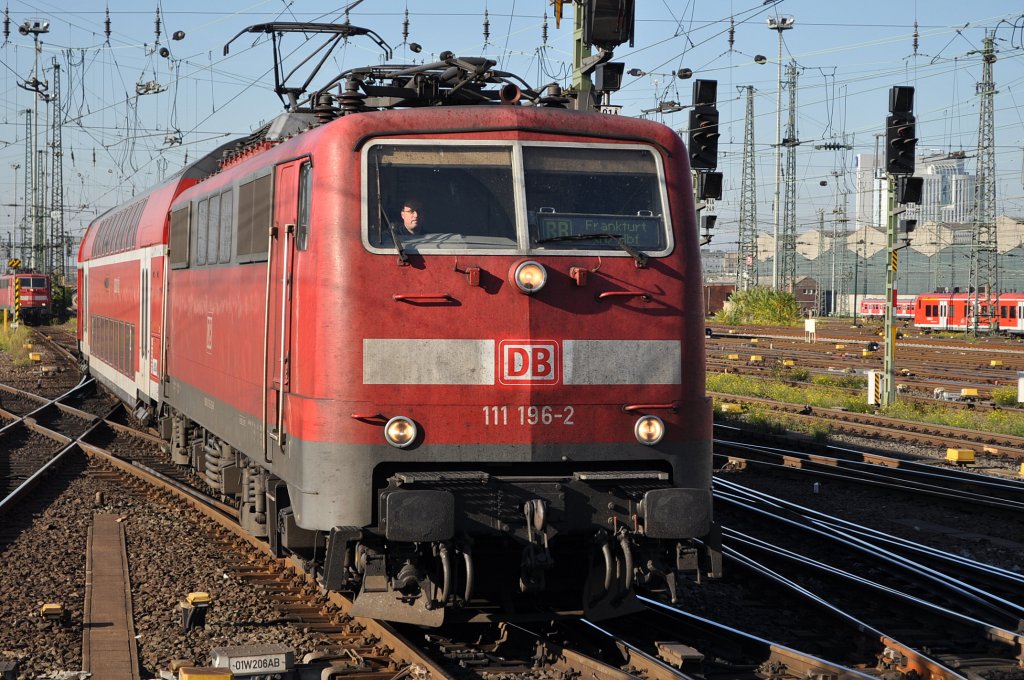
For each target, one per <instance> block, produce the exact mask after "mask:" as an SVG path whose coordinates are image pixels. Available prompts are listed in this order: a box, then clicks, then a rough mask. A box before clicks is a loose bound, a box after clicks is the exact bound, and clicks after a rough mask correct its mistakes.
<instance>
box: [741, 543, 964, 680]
mask: <svg viewBox="0 0 1024 680" xmlns="http://www.w3.org/2000/svg"><path fill="white" fill-rule="evenodd" d="M723 552H724V554H725V555H726V556H727V557H729V558H730V559H732V560H733V561H734V562H735V563H737V564H740V565H743V566H745V567H746V568H748V569H750V570H751V571H753V572H755V573H757V574H759V575H760V576H761V577H763V578H766V579H769V580H771V581H773V582H775V583H776V584H778V585H781V586H782V587H784V588H786V589H787V590H790V591H792V592H795V593H796V594H798V595H800V596H801V597H802V598H804V599H805V600H807V601H808V602H810V603H811V604H813V605H815V606H817V607H819V608H821V609H824V610H825V611H828V612H829V613H831V614H832V615H834V616H837V617H838V618H840V619H842V620H844V621H846V622H847V623H848V624H850V625H853V626H854V627H855V628H857V629H858V630H860V631H862V632H865V633H870V634H872V635H875V636H877V637H878V639H879V640H880V641H881V642H882V643H883V644H884V645H885V646H886V649H887V650H889V649H893V650H896V651H897V652H898V653H899V654H900V655H901V656H902V657H903V658H904V659H906V660H907V665H906V668H904V669H901V670H903V671H904V672H905V673H906V672H909V671H914V672H917V673H918V675H919V676H920V677H923V678H930V679H931V680H968V676H964V675H961V674H959V673H957V672H956V671H955V670H953V669H951V668H948V667H947V666H946V665H944V664H943V663H941V662H940V661H937V660H935V659H932V658H931V657H928V656H926V655H925V654H922V653H921V652H918V651H917V650H915V649H913V648H912V647H910V646H909V645H906V644H904V643H902V642H899V641H898V640H896V639H894V638H891V637H889V636H887V635H885V634H884V633H883V632H882V631H880V630H878V629H877V628H875V627H874V626H871V625H870V624H868V623H865V622H863V621H861V620H859V619H857V618H856V617H854V616H852V615H851V614H849V613H847V612H845V611H843V610H842V609H840V608H838V607H836V606H835V605H833V604H832V603H831V602H829V601H828V600H825V599H823V598H821V597H819V596H818V595H816V594H815V593H813V592H811V591H810V590H807V589H806V588H804V587H803V586H801V585H800V584H798V583H796V582H795V581H792V580H790V579H788V578H786V577H785V576H782V575H781V574H779V573H778V572H776V571H774V570H772V569H769V568H768V567H766V566H764V565H762V564H761V563H759V562H757V561H756V560H754V559H752V558H750V557H747V556H746V555H744V554H743V553H741V552H739V551H738V550H736V549H735V548H732V547H731V546H724V547H723Z"/></svg>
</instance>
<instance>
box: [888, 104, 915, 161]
mask: <svg viewBox="0 0 1024 680" xmlns="http://www.w3.org/2000/svg"><path fill="white" fill-rule="evenodd" d="M915 122H916V121H915V119H914V114H912V113H894V114H893V115H891V116H888V117H887V118H886V119H885V170H886V172H888V173H889V174H891V175H913V174H914V154H915V152H916V149H917V137H915V136H914V135H915V134H916V132H915V129H914V128H915V125H914V123H915Z"/></svg>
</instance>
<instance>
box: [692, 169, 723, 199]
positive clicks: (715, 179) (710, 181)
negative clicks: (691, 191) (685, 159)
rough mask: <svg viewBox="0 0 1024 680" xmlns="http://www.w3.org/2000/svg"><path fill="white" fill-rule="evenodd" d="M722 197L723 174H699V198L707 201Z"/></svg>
mask: <svg viewBox="0 0 1024 680" xmlns="http://www.w3.org/2000/svg"><path fill="white" fill-rule="evenodd" d="M721 197H722V173H720V172H701V173H698V174H697V198H699V199H700V200H702V201H703V200H707V199H709V198H714V199H716V200H717V199H719V198H721Z"/></svg>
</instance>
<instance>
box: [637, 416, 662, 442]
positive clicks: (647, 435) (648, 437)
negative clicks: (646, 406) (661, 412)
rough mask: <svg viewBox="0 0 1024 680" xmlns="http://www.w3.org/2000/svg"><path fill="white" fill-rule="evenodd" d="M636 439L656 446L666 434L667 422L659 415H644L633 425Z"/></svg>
mask: <svg viewBox="0 0 1024 680" xmlns="http://www.w3.org/2000/svg"><path fill="white" fill-rule="evenodd" d="M633 434H635V435H636V440H637V441H638V442H640V443H641V444H644V445H646V446H654V445H655V444H657V443H658V442H660V441H661V439H662V437H664V436H665V423H663V422H662V421H661V418H659V417H658V416H644V417H643V418H641V419H640V420H638V421H636V425H634V426H633Z"/></svg>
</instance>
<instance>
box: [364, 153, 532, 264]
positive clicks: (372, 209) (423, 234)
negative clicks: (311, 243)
mask: <svg viewBox="0 0 1024 680" xmlns="http://www.w3.org/2000/svg"><path fill="white" fill-rule="evenodd" d="M366 175H367V206H368V220H367V222H368V223H367V228H368V234H367V236H368V241H369V242H370V244H371V245H372V246H375V247H381V248H391V247H393V243H392V238H391V233H390V228H389V224H390V225H391V226H393V227H394V228H395V230H396V232H397V233H398V234H399V240H401V242H402V244H403V245H404V246H406V247H407V248H409V250H412V251H413V252H420V253H429V252H432V251H443V250H452V249H496V248H505V249H507V248H514V247H515V245H516V233H515V201H514V199H513V180H512V149H511V147H505V146H466V145H451V146H448V145H440V144H438V145H433V144H430V145H427V144H418V145H399V144H380V145H376V146H373V147H371V148H370V150H369V151H368V152H367V173H366ZM410 201H412V202H413V205H414V206H415V207H416V217H417V222H416V224H415V226H413V224H412V222H408V221H407V219H406V218H404V217H403V213H402V210H403V208H407V207H408V206H406V203H408V202H410ZM417 204H418V205H417ZM407 224H409V228H407V227H406V225H407Z"/></svg>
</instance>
